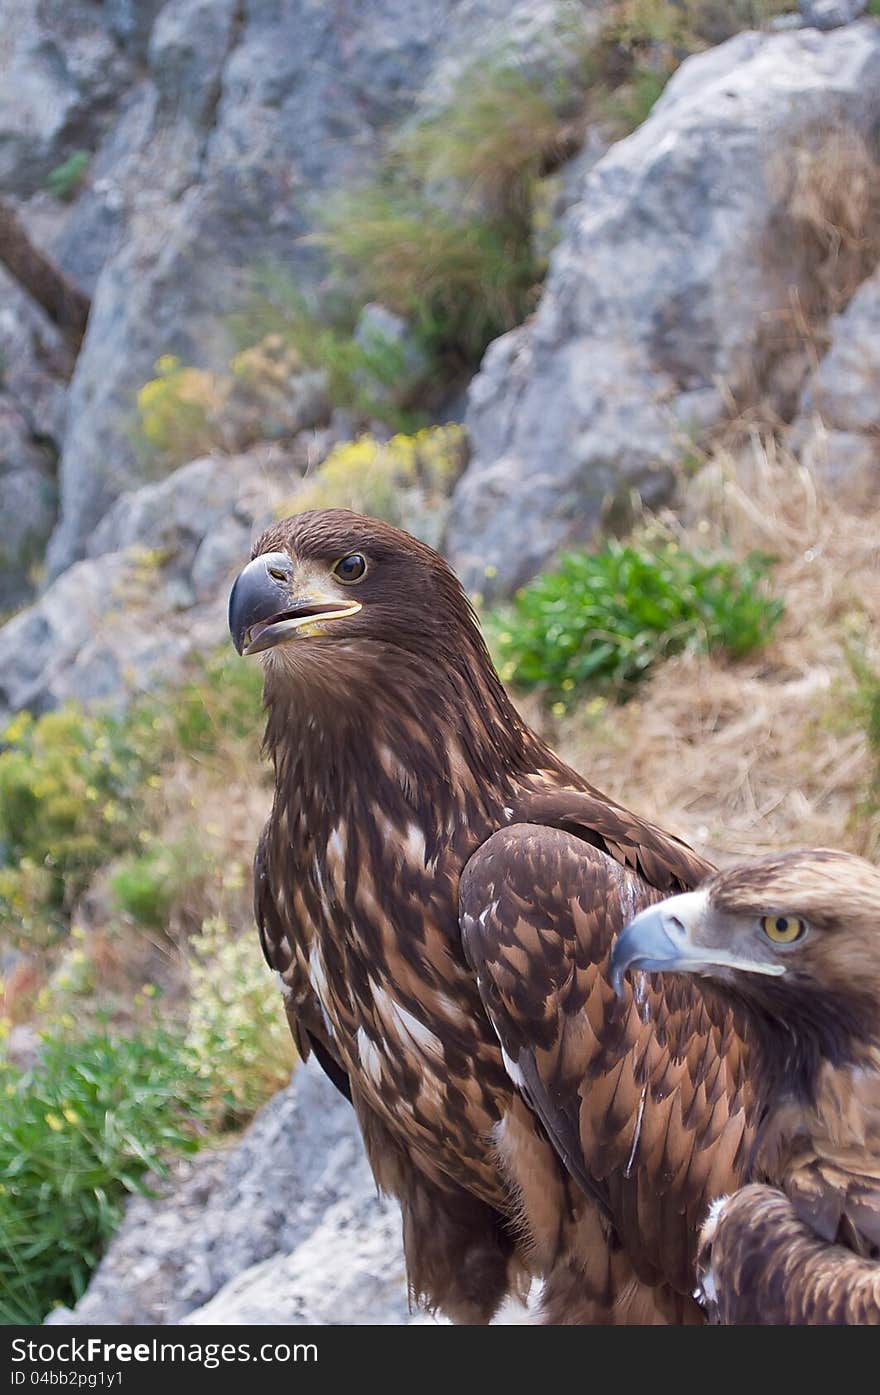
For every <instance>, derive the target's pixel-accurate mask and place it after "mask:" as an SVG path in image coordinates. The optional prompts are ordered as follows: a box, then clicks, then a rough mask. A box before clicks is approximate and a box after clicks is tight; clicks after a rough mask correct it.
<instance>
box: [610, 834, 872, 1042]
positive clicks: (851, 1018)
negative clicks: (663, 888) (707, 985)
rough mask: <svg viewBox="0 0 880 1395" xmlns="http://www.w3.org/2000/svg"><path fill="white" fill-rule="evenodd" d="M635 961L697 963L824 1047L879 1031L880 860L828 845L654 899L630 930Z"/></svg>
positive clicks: (667, 967) (624, 937)
mask: <svg viewBox="0 0 880 1395" xmlns="http://www.w3.org/2000/svg"><path fill="white" fill-rule="evenodd" d="M628 969H641V970H644V971H647V972H661V973H664V972H674V973H687V974H698V975H701V976H703V977H705V978H707V979H709V980H711V981H712V983H713V985H714V988H715V990H716V991H717V992H719V993H721V995H722V996H729V997H731V998H733V999H735V1000H737V1001H739V1002H740V1003H742V1004H743V1005H744V1006H746V1007H747V1008H748V1007H751V1008H752V1009H754V1010H757V1011H759V1012H760V1013H761V1015H762V1018H763V1020H764V1022H765V1023H768V1024H770V1025H775V1026H776V1027H778V1028H779V1029H780V1030H781V1031H784V1032H788V1033H789V1034H796V1033H799V1032H802V1033H804V1034H806V1035H812V1037H813V1040H814V1043H815V1045H816V1049H817V1050H818V1051H819V1052H820V1053H822V1054H826V1055H832V1056H833V1055H835V1054H840V1053H841V1052H845V1051H848V1050H851V1049H852V1047H853V1041H854V1040H855V1039H856V1038H859V1039H860V1040H861V1041H862V1042H863V1043H864V1044H865V1045H866V1046H867V1045H868V1044H869V1043H870V1044H874V1043H876V1042H877V1041H878V1039H880V869H878V868H876V867H874V866H873V865H872V864H871V863H868V862H865V861H863V860H862V859H861V858H858V857H853V856H852V855H851V854H850V853H845V852H837V851H834V850H832V849H828V848H816V849H810V850H807V851H799V852H787V853H781V854H774V855H771V856H769V857H765V858H763V859H761V860H760V861H757V862H754V863H750V864H748V865H745V866H742V867H734V868H731V869H728V870H726V871H721V872H717V873H716V874H715V875H714V876H712V877H710V878H709V879H708V880H707V881H705V882H703V884H702V885H701V886H700V887H698V889H697V890H696V891H689V892H686V893H684V894H683V895H680V896H671V897H669V898H668V899H667V900H665V901H660V902H658V903H657V904H656V905H654V906H649V907H648V908H647V910H644V911H642V912H641V913H640V914H639V915H637V916H636V917H635V919H634V920H632V921H630V923H629V925H628V926H626V928H625V929H624V930H623V931H622V932H621V934H620V935H619V937H618V939H617V942H616V944H615V946H614V950H613V952H612V956H611V964H610V972H611V979H612V983H613V985H614V987H615V988H616V990H617V991H618V992H620V991H621V988H622V981H623V975H624V974H625V973H626V971H627V970H628Z"/></svg>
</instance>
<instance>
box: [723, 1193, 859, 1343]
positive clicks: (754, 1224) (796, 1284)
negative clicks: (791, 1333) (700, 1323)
mask: <svg viewBox="0 0 880 1395" xmlns="http://www.w3.org/2000/svg"><path fill="white" fill-rule="evenodd" d="M699 1279H700V1283H701V1285H702V1286H703V1289H704V1290H705V1292H706V1294H707V1298H706V1303H707V1308H708V1311H709V1314H710V1317H711V1318H712V1320H713V1321H714V1322H718V1323H722V1324H727V1325H758V1326H762V1327H767V1326H800V1325H804V1324H807V1325H809V1326H828V1325H833V1326H841V1325H849V1326H855V1325H857V1326H862V1325H866V1326H867V1325H870V1326H880V1264H878V1263H877V1262H876V1261H875V1260H874V1261H872V1260H868V1259H863V1258H861V1256H859V1255H858V1254H855V1253H853V1251H852V1250H851V1249H848V1248H846V1247H844V1246H843V1245H838V1244H829V1243H828V1242H827V1241H826V1240H823V1239H822V1238H821V1237H820V1236H818V1235H817V1234H816V1232H815V1231H814V1230H813V1229H812V1227H811V1226H810V1225H809V1224H808V1223H807V1222H806V1221H804V1220H803V1219H802V1218H801V1216H800V1215H799V1214H798V1210H797V1207H796V1205H795V1203H794V1202H793V1201H792V1200H791V1199H790V1198H789V1197H788V1196H786V1195H785V1193H784V1192H783V1191H781V1190H779V1189H778V1188H776V1187H771V1186H765V1185H760V1184H753V1185H751V1186H747V1187H742V1188H741V1189H740V1190H739V1191H738V1192H736V1194H735V1195H734V1196H732V1197H730V1198H728V1199H727V1200H725V1201H724V1203H723V1205H722V1206H721V1207H720V1208H719V1210H718V1213H717V1214H716V1215H713V1217H712V1219H711V1220H710V1221H709V1222H708V1223H707V1225H706V1227H705V1229H704V1232H703V1240H702V1244H701V1249H700V1255H699Z"/></svg>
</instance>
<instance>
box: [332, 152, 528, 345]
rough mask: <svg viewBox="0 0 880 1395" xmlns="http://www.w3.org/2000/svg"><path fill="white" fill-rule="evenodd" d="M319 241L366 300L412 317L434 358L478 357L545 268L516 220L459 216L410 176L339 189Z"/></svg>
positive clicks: (515, 315) (519, 313) (520, 312)
mask: <svg viewBox="0 0 880 1395" xmlns="http://www.w3.org/2000/svg"><path fill="white" fill-rule="evenodd" d="M316 241H318V242H319V243H320V244H321V245H322V246H323V247H324V248H325V249H326V250H327V251H328V252H329V254H330V256H331V260H332V261H334V263H336V265H337V267H338V268H339V269H340V270H341V271H342V272H343V274H345V275H347V276H348V278H349V280H350V282H351V285H352V288H353V294H354V295H355V296H356V298H357V299H358V300H359V301H360V302H361V303H365V302H367V301H371V300H377V301H380V302H381V303H382V304H383V305H386V306H387V307H388V308H389V309H390V310H393V311H394V312H395V313H397V314H399V315H402V316H404V317H405V318H406V319H407V320H409V322H410V323H411V324H412V326H413V328H414V330H415V332H416V334H417V335H418V338H419V340H420V341H421V343H422V344H423V345H424V347H425V349H426V351H427V352H428V353H429V354H430V355H432V356H434V357H441V356H448V355H452V356H453V357H454V358H455V357H457V358H458V359H459V360H462V359H463V360H465V361H468V362H470V361H472V360H473V359H475V358H477V357H478V356H479V354H481V353H482V351H483V349H484V348H485V347H486V345H487V344H488V343H489V341H490V340H491V339H493V338H494V337H495V336H496V335H498V334H500V333H502V332H503V331H504V330H506V329H510V328H511V327H512V326H513V325H515V324H518V323H520V321H521V320H523V319H524V318H525V316H526V314H527V313H528V312H529V310H531V308H532V306H533V304H534V298H535V297H534V292H535V286H536V282H537V281H538V280H539V277H540V271H539V268H537V267H536V264H535V261H534V256H533V252H532V247H531V239H530V238H528V239H525V240H524V239H523V236H522V230H521V229H520V228H519V227H518V226H517V225H516V224H515V223H512V222H509V221H505V220H501V219H499V220H492V219H489V218H483V217H477V216H473V217H460V216H453V214H451V213H449V212H448V211H447V210H446V209H444V208H442V207H438V205H437V204H436V203H434V202H431V201H430V200H429V199H428V198H427V197H426V196H425V194H424V193H423V192H422V191H421V190H420V189H419V188H418V187H417V186H416V185H414V184H413V183H411V182H408V181H406V180H401V179H388V178H385V179H381V180H379V181H377V182H376V183H374V184H368V185H365V186H363V187H361V188H360V189H356V190H351V191H349V192H346V193H345V194H341V195H339V196H338V197H337V198H336V199H334V200H333V201H332V202H331V203H330V204H329V205H328V207H327V208H326V209H325V210H324V218H323V228H322V231H321V233H320V234H317V235H316Z"/></svg>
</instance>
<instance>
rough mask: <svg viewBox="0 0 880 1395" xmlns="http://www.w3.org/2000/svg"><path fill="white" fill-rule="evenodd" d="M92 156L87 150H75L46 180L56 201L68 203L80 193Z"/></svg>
mask: <svg viewBox="0 0 880 1395" xmlns="http://www.w3.org/2000/svg"><path fill="white" fill-rule="evenodd" d="M90 159H91V156H90V155H89V152H88V151H87V150H75V151H74V153H73V154H72V155H71V156H69V158H68V159H66V160H65V161H64V163H63V164H61V165H56V167H55V169H54V170H52V171H51V172H50V174H49V177H48V179H47V180H46V187H47V188H48V190H49V193H50V194H54V196H55V198H56V199H61V200H62V201H63V202H64V203H68V202H69V201H70V200H71V199H72V198H73V197H74V196H75V195H76V194H77V193H78V192H79V189H80V188H81V186H82V183H83V181H84V179H85V177H86V171H87V169H88V167H89V160H90Z"/></svg>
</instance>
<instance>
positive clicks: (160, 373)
mask: <svg viewBox="0 0 880 1395" xmlns="http://www.w3.org/2000/svg"><path fill="white" fill-rule="evenodd" d="M229 388H230V384H229V383H228V382H226V381H225V380H223V379H221V378H220V377H218V375H217V374H216V373H209V372H207V371H206V370H205V369H202V368H192V367H188V366H187V365H185V364H182V363H181V361H180V359H179V358H176V357H175V356H174V355H173V354H164V355H163V356H162V357H161V358H160V359H157V361H156V377H155V378H151V379H150V381H149V382H147V383H145V384H144V386H143V387H142V388H141V390H140V392H139V393H138V396H137V408H138V415H139V419H140V432H141V434H142V437H143V440H144V441H145V443H146V445H147V446H148V447H149V448H150V450H151V451H153V452H154V453H155V454H156V456H157V457H158V458H159V459H161V461H162V462H163V463H164V464H165V465H167V466H173V465H182V464H184V462H185V461H187V460H193V459H195V458H196V457H197V456H199V455H206V454H208V452H210V451H211V450H213V449H214V448H215V447H216V446H222V445H223V442H224V438H223V429H222V413H223V408H224V405H225V401H226V397H227V396H228V392H229Z"/></svg>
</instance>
